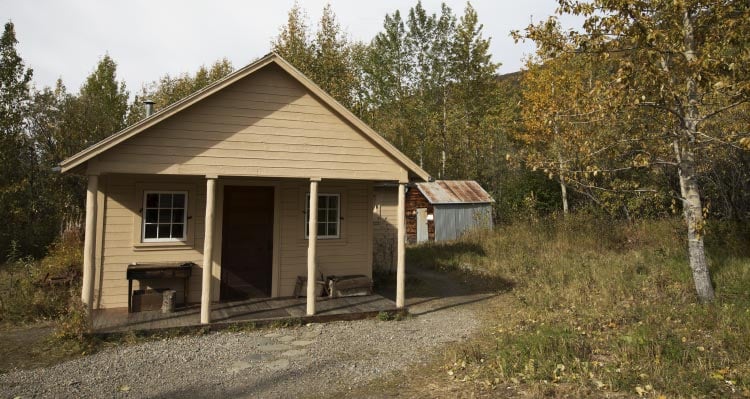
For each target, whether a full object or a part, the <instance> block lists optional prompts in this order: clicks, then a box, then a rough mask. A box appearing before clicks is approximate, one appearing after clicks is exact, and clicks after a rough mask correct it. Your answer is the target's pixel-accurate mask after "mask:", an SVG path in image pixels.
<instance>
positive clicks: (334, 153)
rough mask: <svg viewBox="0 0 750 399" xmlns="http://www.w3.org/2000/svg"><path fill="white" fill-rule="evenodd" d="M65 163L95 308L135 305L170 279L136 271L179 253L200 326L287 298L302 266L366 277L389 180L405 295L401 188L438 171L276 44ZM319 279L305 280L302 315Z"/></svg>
mask: <svg viewBox="0 0 750 399" xmlns="http://www.w3.org/2000/svg"><path fill="white" fill-rule="evenodd" d="M60 169H61V172H62V173H76V174H81V175H85V176H86V177H87V179H88V187H87V195H86V220H85V241H84V266H83V287H82V294H81V297H82V300H83V302H84V304H85V305H86V306H87V309H88V310H89V311H90V312H91V311H92V310H94V309H112V308H127V307H128V306H129V305H130V303H131V299H130V298H131V293H132V292H133V290H136V289H143V288H149V287H155V286H157V285H163V284H165V283H164V281H163V280H159V281H155V280H154V281H150V280H149V278H148V274H147V273H146V274H141V278H140V279H138V280H130V279H129V278H128V277H129V274H130V272H131V268H136V269H137V267H139V266H143V265H152V264H165V265H169V264H179V265H180V267H179V270H178V269H175V271H174V273H175V274H174V275H173V277H175V279H173V280H170V282H169V284H171V287H172V288H173V289H174V290H175V291H177V297H178V298H182V297H183V296H184V298H185V301H186V302H188V303H200V321H201V323H203V324H207V323H210V322H211V307H212V306H213V305H215V304H216V303H218V302H223V301H231V300H235V299H237V298H247V297H270V298H277V297H289V296H292V295H293V294H294V293H295V288H297V289H299V286H298V281H299V278H300V277H304V278H305V279H306V280H307V281H315V280H316V279H318V278H319V276H320V275H364V276H369V277H371V276H372V268H373V252H374V245H373V242H374V238H373V236H374V227H373V226H374V222H373V220H374V218H375V214H374V213H373V209H374V197H375V194H374V191H375V189H376V187H386V186H387V187H388V189H389V190H391V191H392V198H393V199H394V201H395V204H394V209H395V215H394V218H392V220H391V221H390V224H391V225H392V226H395V228H394V229H395V230H396V234H395V239H394V242H393V243H392V247H393V248H394V254H395V256H394V257H393V260H394V262H395V265H396V266H395V269H396V270H397V277H396V278H397V293H396V306H397V307H399V308H401V307H403V306H404V290H405V288H404V273H405V265H404V242H405V235H406V229H405V223H404V220H405V197H404V195H403V193H404V192H405V191H406V187H407V185H408V184H410V183H414V182H423V181H428V180H429V179H430V176H429V175H428V174H427V173H426V172H425V171H424V170H422V169H421V168H420V167H419V166H417V165H416V164H415V163H414V162H413V161H412V160H410V159H409V158H408V157H406V156H405V155H404V154H402V153H401V152H400V151H398V150H397V149H396V148H395V147H394V146H393V145H391V144H390V143H389V142H387V141H386V140H385V139H384V138H383V137H381V136H380V135H379V134H378V133H377V132H375V131H373V130H372V129H371V128H370V127H368V126H367V125H366V124H365V123H363V122H362V121H361V120H359V119H358V118H357V117H356V116H354V115H353V114H352V113H351V112H350V111H348V110H347V109H346V108H345V107H343V106H342V105H341V104H339V103H338V102H336V101H335V100H334V99H333V98H332V97H331V96H330V95H328V94H326V93H325V92H324V91H323V90H322V89H321V88H320V87H318V86H317V85H315V83H313V82H312V81H310V80H309V79H308V78H307V77H305V76H304V75H303V74H302V73H301V72H299V71H298V70H297V69H295V68H294V67H293V66H292V65H291V64H289V63H288V62H287V61H285V60H284V59H283V58H282V57H280V56H279V55H277V54H274V53H271V54H268V55H266V56H264V57H263V58H261V59H259V60H257V61H255V62H253V63H252V64H250V65H248V66H246V67H244V68H241V69H239V70H237V71H235V72H234V73H232V74H230V75H228V76H227V77H225V78H224V79H222V80H220V81H218V82H216V83H214V84H212V85H210V86H209V87H206V88H205V89H203V90H201V91H199V92H196V93H194V94H192V95H190V96H189V97H187V98H185V99H183V100H181V101H179V102H177V103H175V104H172V105H171V106H169V107H166V108H164V109H162V110H160V111H159V112H156V113H154V114H152V115H150V116H147V117H146V118H144V119H143V120H141V121H139V122H137V123H135V124H134V125H132V126H129V127H127V128H126V129H124V130H122V131H120V132H117V133H114V134H113V135H111V136H109V137H107V138H105V139H104V140H102V141H100V142H98V143H96V144H94V145H92V146H91V147H89V148H87V149H85V150H83V151H81V152H80V153H78V154H76V155H73V156H72V157H70V158H68V159H66V160H65V161H63V162H62V163H61V164H60ZM133 270H135V269H133ZM180 273H182V274H180ZM178 274H179V275H178ZM181 276H182V277H185V278H184V281H183V280H181V279H179V278H177V277H181ZM161 277H164V276H161ZM315 289H316V287H315V284H307V286H306V287H305V288H304V290H303V291H304V294H305V295H306V297H307V298H306V312H307V315H314V314H315V312H316V298H315V296H316V295H315Z"/></svg>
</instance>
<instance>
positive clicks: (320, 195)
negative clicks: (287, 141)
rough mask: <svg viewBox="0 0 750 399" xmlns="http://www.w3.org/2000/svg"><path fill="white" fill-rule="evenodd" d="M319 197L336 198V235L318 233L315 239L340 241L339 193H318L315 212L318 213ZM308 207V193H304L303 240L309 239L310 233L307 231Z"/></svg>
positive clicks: (308, 220) (308, 221)
mask: <svg viewBox="0 0 750 399" xmlns="http://www.w3.org/2000/svg"><path fill="white" fill-rule="evenodd" d="M320 197H336V204H337V206H336V235H335V236H334V235H327V234H326V235H320V232H319V231H318V237H317V238H316V239H318V240H337V239H341V224H342V223H341V194H339V193H318V209H317V211H320ZM309 206H310V193H309V192H307V193H305V204H304V218H303V221H304V226H303V231H304V234H305V239H306V240H307V239H310V231H309V225H310V217H309V215H308V211H309ZM329 209H330V208H326V210H329ZM318 223H320V220H318ZM325 223H327V224H328V223H332V222H329V221H327V220H326V221H325Z"/></svg>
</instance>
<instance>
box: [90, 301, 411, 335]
mask: <svg viewBox="0 0 750 399" xmlns="http://www.w3.org/2000/svg"><path fill="white" fill-rule="evenodd" d="M306 306H307V301H306V299H305V298H255V299H247V300H243V301H232V302H221V303H216V304H212V306H211V319H210V320H211V321H210V324H209V327H211V328H225V327H228V326H230V325H233V324H236V323H240V324H242V323H248V324H249V323H254V324H256V325H267V324H271V323H284V322H294V321H297V322H302V323H311V322H327V321H335V320H357V319H363V318H367V317H373V316H376V315H377V314H378V313H380V312H388V313H394V312H397V311H399V309H397V307H396V303H395V302H393V301H391V300H390V299H387V298H385V297H383V296H380V295H377V294H375V295H367V296H357V297H342V298H317V300H316V312H315V315H311V316H309V315H307V312H306ZM92 324H93V331H94V333H96V334H111V333H122V332H128V331H146V332H148V331H151V332H154V331H158V330H168V329H180V328H200V327H205V326H206V324H205V323H202V322H201V306H200V304H195V305H190V306H188V307H187V308H183V309H179V310H177V311H175V312H173V313H161V312H160V311H150V312H137V313H128V312H127V309H122V308H119V309H99V310H95V311H93V313H92Z"/></svg>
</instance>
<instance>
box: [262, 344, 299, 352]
mask: <svg viewBox="0 0 750 399" xmlns="http://www.w3.org/2000/svg"><path fill="white" fill-rule="evenodd" d="M258 349H259V350H261V351H263V352H280V351H286V350H289V349H292V347H291V346H289V345H285V344H270V345H262V346H259V347H258Z"/></svg>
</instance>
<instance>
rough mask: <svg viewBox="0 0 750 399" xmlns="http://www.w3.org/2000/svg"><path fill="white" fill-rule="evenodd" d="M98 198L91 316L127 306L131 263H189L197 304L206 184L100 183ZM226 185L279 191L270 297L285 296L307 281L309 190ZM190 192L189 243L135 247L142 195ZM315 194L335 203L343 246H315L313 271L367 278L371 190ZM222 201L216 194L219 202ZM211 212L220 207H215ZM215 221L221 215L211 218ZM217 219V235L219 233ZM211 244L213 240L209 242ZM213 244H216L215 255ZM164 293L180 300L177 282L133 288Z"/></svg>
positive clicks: (333, 188) (188, 180)
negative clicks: (335, 197) (332, 197)
mask: <svg viewBox="0 0 750 399" xmlns="http://www.w3.org/2000/svg"><path fill="white" fill-rule="evenodd" d="M102 179H103V181H104V184H102V185H101V190H102V194H101V195H100V198H101V201H102V204H103V205H104V206H103V207H102V208H101V209H102V211H101V213H100V214H101V215H102V216H103V219H102V220H103V222H102V223H101V224H100V225H101V226H102V230H100V231H101V237H102V239H101V240H99V252H98V256H97V260H98V261H97V273H96V287H95V288H96V291H95V303H94V305H95V307H96V308H118V307H126V306H127V286H128V284H127V280H126V279H125V271H126V268H127V265H128V264H129V263H131V262H160V261H169V262H174V261H191V262H194V263H195V264H196V265H199V266H197V267H196V268H195V269H194V270H193V275H192V277H191V278H190V282H189V283H190V297H189V298H188V301H189V302H199V301H200V292H201V269H202V267H201V266H200V265H201V263H202V259H203V255H202V253H203V234H204V211H205V191H206V188H205V187H206V186H205V184H206V183H205V179H203V178H197V177H185V176H143V175H140V176H139V175H106V176H102ZM219 183H220V184H219V185H218V187H219V190H221V187H223V186H224V185H231V184H241V183H245V184H255V185H268V186H274V187H277V191H276V192H277V193H279V198H278V201H276V204H278V212H279V215H278V218H277V220H278V221H279V226H278V229H279V230H278V231H279V234H277V235H276V237H275V242H274V246H277V245H278V248H279V255H278V270H277V276H275V282H274V287H275V289H274V295H275V296H290V295H292V293H293V290H294V284H295V281H296V278H297V276H298V275H302V276H304V275H305V274H306V261H307V240H306V239H305V238H304V223H305V221H304V201H305V197H306V193H307V191H308V189H309V182H307V181H306V180H277V181H269V180H259V179H234V180H228V179H220V180H219ZM151 189H158V190H184V191H188V216H189V217H190V218H189V220H188V230H187V234H188V240H187V242H186V243H184V244H183V243H180V244H172V245H169V244H161V243H157V244H154V243H148V244H141V243H140V211H141V207H142V201H143V191H144V190H151ZM320 193H338V194H340V195H341V204H342V209H341V218H342V220H341V238H340V239H331V240H322V239H320V240H318V241H317V242H318V268H319V271H320V272H321V273H323V274H325V275H332V274H338V275H343V274H364V275H368V276H371V272H372V186H371V183H369V182H361V181H348V182H342V181H325V180H324V181H323V182H322V183H321V185H320ZM222 198H223V194H222V193H221V192H218V193H217V201H221V200H222ZM217 205H220V203H219V204H217ZM217 213H219V212H217ZM221 220H222V219H221V218H217V226H216V229H217V230H216V231H221ZM215 236H216V234H215ZM217 239H218V240H219V241H218V242H215V243H214V247H215V248H220V247H221V245H220V240H221V238H220V236H219V237H218V238H217ZM217 252H218V253H217V254H216V255H215V256H214V266H215V267H214V273H213V275H214V278H215V285H214V287H215V289H214V291H213V294H214V297H215V299H218V294H219V292H218V278H219V276H221V270H220V267H221V264H220V259H221V253H220V251H217ZM161 287H170V288H173V289H176V290H177V291H178V298H182V285H181V282H180V281H171V282H170V281H167V282H165V281H141V282H138V281H136V282H134V285H133V288H134V289H143V288H161Z"/></svg>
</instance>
